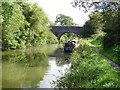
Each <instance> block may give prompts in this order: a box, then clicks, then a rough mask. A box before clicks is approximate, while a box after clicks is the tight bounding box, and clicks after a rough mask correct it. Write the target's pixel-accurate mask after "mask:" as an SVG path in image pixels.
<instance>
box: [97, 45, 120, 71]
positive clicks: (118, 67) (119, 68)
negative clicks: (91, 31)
mask: <svg viewBox="0 0 120 90" xmlns="http://www.w3.org/2000/svg"><path fill="white" fill-rule="evenodd" d="M95 48H96V52H97V53H98V54H99V55H100V56H101V57H103V58H104V59H105V60H107V61H108V62H109V63H110V64H111V66H112V67H113V68H114V69H115V70H116V71H117V72H119V73H120V66H118V65H117V64H115V63H114V62H112V60H110V59H108V58H107V57H106V56H104V55H102V54H100V53H99V49H98V48H97V47H95Z"/></svg>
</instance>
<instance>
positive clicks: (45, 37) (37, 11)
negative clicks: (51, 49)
mask: <svg viewBox="0 0 120 90" xmlns="http://www.w3.org/2000/svg"><path fill="white" fill-rule="evenodd" d="M1 11H2V21H1V23H2V49H3V50H8V49H16V48H23V47H28V46H34V45H40V44H47V43H56V42H57V38H56V37H55V36H54V35H53V34H52V33H51V32H50V30H49V27H48V23H49V20H48V17H47V16H46V14H45V13H44V11H43V10H42V8H40V7H39V6H38V5H37V4H32V3H30V2H2V10H1ZM50 37H51V38H50Z"/></svg>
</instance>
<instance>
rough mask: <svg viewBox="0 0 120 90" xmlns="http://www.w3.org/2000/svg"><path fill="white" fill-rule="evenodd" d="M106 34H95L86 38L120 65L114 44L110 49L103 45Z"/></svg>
mask: <svg viewBox="0 0 120 90" xmlns="http://www.w3.org/2000/svg"><path fill="white" fill-rule="evenodd" d="M103 36H104V34H100V35H98V34H97V35H93V36H91V37H89V38H85V39H84V40H85V41H86V42H87V43H88V44H89V45H90V44H91V45H92V46H94V47H97V48H98V49H99V51H100V53H101V54H103V55H104V56H106V57H107V58H108V59H110V60H112V61H113V62H114V63H116V64H118V65H119V66H120V61H119V59H118V58H117V57H116V55H115V52H114V46H113V47H112V48H110V49H108V50H105V49H104V48H103V46H102V39H103Z"/></svg>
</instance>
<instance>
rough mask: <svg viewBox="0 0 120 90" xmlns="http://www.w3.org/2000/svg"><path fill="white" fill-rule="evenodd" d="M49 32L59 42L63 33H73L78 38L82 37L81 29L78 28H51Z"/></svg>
mask: <svg viewBox="0 0 120 90" xmlns="http://www.w3.org/2000/svg"><path fill="white" fill-rule="evenodd" d="M51 31H52V33H53V34H54V35H55V36H56V37H57V38H58V40H60V38H61V36H62V35H63V34H64V33H74V34H76V35H77V36H78V37H81V36H82V35H83V32H82V27H80V26H52V27H51Z"/></svg>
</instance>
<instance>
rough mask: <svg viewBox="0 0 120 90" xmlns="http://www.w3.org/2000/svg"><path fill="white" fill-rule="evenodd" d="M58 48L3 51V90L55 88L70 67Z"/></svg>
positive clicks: (48, 46)
mask: <svg viewBox="0 0 120 90" xmlns="http://www.w3.org/2000/svg"><path fill="white" fill-rule="evenodd" d="M69 58H70V54H65V53H64V52H63V49H62V46H60V45H46V46H39V47H30V48H26V49H19V50H9V51H4V52H2V88H54V87H55V83H54V82H55V81H57V80H58V79H59V78H60V77H62V76H64V74H65V72H67V71H68V70H69V68H70V66H71V64H70V62H69Z"/></svg>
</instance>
